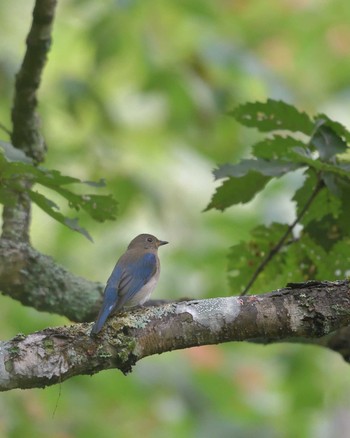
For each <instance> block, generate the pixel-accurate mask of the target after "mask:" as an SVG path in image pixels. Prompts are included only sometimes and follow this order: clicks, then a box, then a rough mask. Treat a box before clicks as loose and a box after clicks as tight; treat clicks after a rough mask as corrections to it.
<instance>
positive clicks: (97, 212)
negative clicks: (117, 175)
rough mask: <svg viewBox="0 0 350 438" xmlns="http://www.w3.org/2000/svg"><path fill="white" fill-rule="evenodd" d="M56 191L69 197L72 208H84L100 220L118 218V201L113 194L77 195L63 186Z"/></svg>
mask: <svg viewBox="0 0 350 438" xmlns="http://www.w3.org/2000/svg"><path fill="white" fill-rule="evenodd" d="M56 191H57V193H59V194H60V195H61V196H63V197H64V198H66V199H67V201H68V205H69V206H70V207H71V208H74V209H76V210H80V209H83V210H85V211H86V212H87V213H88V214H89V215H90V216H91V217H92V218H93V219H95V220H97V221H99V222H103V221H105V220H113V219H115V218H116V212H117V202H116V201H115V199H114V198H113V196H111V195H108V196H105V195H103V196H102V195H89V194H87V195H77V194H75V193H73V192H71V191H69V190H67V189H65V188H62V187H59V188H56Z"/></svg>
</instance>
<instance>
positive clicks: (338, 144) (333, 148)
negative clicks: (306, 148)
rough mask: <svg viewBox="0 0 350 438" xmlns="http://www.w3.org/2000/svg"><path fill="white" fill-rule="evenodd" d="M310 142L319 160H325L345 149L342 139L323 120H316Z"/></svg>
mask: <svg viewBox="0 0 350 438" xmlns="http://www.w3.org/2000/svg"><path fill="white" fill-rule="evenodd" d="M310 143H311V144H312V145H313V146H314V147H315V148H316V149H317V150H318V152H319V154H320V158H321V160H325V161H327V160H329V159H330V158H331V157H333V156H334V155H337V154H341V153H343V152H345V151H346V149H347V144H346V143H345V142H344V140H343V139H342V138H341V137H340V136H339V135H338V134H336V133H335V131H333V129H332V128H330V127H329V126H327V125H325V120H318V126H317V129H316V131H315V133H314V134H313V136H312V138H311V140H310Z"/></svg>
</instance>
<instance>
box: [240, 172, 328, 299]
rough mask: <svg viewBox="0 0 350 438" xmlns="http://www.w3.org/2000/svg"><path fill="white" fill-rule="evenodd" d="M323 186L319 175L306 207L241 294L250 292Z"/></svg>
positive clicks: (263, 261)
mask: <svg viewBox="0 0 350 438" xmlns="http://www.w3.org/2000/svg"><path fill="white" fill-rule="evenodd" d="M323 187H324V183H323V181H322V180H321V179H320V178H319V177H318V180H317V183H316V185H315V187H314V190H313V191H312V193H311V195H310V197H309V199H308V200H307V201H306V203H305V205H304V207H303V208H302V210H301V211H300V213H299V214H298V216H297V217H296V219H295V220H294V221H293V222H292V224H291V225H289V226H288V228H287V230H286V232H285V233H284V234H283V235H282V237H281V238H280V240H279V241H278V242H277V243H276V245H275V246H274V247H273V248H271V250H270V251H269V253H268V254H267V256H266V257H265V258H264V259H263V260H262V262H261V263H260V265H259V266H258V267H257V269H256V270H255V271H254V273H253V275H252V277H251V279H250V280H249V282H248V284H247V286H246V287H245V289H244V290H243V292H242V293H241V296H244V295H246V294H247V293H248V291H249V289H250V288H251V287H252V286H253V284H254V283H255V281H256V279H257V278H258V276H259V275H260V274H261V272H262V271H263V270H264V269H265V267H266V265H267V264H268V263H270V261H271V260H272V259H273V258H274V256H275V255H276V254H278V253H279V251H280V250H281V249H282V247H283V245H284V243H285V241H286V240H287V238H288V236H289V235H290V234H291V233H292V231H293V229H294V228H295V226H296V225H297V224H298V223H299V222H300V221H301V219H302V218H303V216H304V214H305V213H306V212H307V211H308V209H309V207H310V205H311V204H312V202H313V201H314V199H315V198H316V196H317V195H318V193H319V192H320V191H321V189H322V188H323Z"/></svg>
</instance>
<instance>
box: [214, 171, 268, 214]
mask: <svg viewBox="0 0 350 438" xmlns="http://www.w3.org/2000/svg"><path fill="white" fill-rule="evenodd" d="M270 179H271V177H268V176H265V175H261V173H258V172H255V171H249V172H248V173H247V174H246V175H244V176H242V177H241V178H230V179H228V180H227V181H225V182H224V183H223V184H222V185H221V186H220V187H219V188H218V189H217V190H216V192H215V193H214V195H213V197H212V199H211V202H210V204H209V205H208V207H207V208H206V211H207V210H210V209H211V208H216V209H218V210H225V208H228V207H230V206H231V205H235V204H240V203H242V204H244V203H246V202H249V201H250V200H251V199H253V198H254V196H255V195H256V194H257V193H258V192H259V191H261V190H262V189H263V188H264V187H265V185H266V184H267V182H268V181H269V180H270Z"/></svg>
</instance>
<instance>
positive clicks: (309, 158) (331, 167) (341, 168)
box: [290, 147, 350, 179]
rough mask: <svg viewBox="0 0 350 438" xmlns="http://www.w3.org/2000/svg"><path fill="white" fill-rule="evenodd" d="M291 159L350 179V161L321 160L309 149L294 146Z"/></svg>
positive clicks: (317, 169)
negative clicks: (333, 161)
mask: <svg viewBox="0 0 350 438" xmlns="http://www.w3.org/2000/svg"><path fill="white" fill-rule="evenodd" d="M290 157H291V160H292V161H294V162H295V163H299V164H300V165H302V164H307V165H308V166H309V167H311V168H313V169H315V170H316V171H321V172H330V173H334V174H336V175H339V176H342V177H344V178H345V179H350V173H349V170H348V167H349V165H348V163H346V164H345V163H339V164H338V163H330V162H325V161H321V160H319V159H317V158H315V157H313V155H312V154H311V153H310V152H309V151H308V150H307V149H302V148H298V147H296V148H294V149H293V151H291V153H290Z"/></svg>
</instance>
